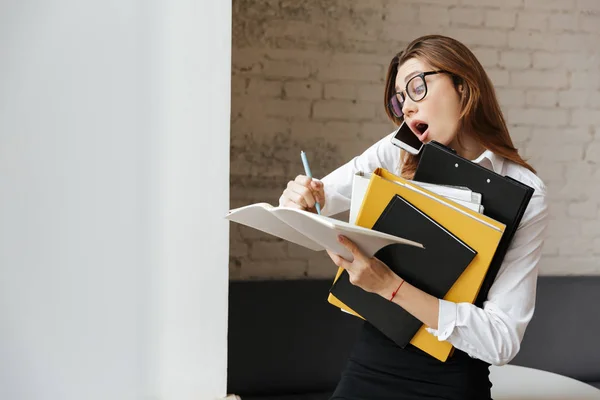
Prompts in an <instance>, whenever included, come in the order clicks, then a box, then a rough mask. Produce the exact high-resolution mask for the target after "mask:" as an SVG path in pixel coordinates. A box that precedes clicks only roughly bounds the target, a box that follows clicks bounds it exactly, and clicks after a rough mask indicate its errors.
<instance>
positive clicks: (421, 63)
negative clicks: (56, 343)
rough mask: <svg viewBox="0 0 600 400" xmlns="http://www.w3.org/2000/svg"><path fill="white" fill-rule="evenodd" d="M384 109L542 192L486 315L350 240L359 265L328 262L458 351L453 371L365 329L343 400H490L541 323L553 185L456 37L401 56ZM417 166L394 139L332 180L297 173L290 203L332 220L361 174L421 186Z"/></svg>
mask: <svg viewBox="0 0 600 400" xmlns="http://www.w3.org/2000/svg"><path fill="white" fill-rule="evenodd" d="M385 107H386V111H387V113H388V116H389V117H390V119H391V120H392V121H393V122H394V123H396V124H397V125H399V124H400V123H401V122H402V121H405V122H406V123H407V124H409V126H410V127H411V128H412V130H413V132H414V134H415V135H416V136H417V137H418V138H419V139H420V140H421V141H422V142H428V141H430V140H436V141H438V142H440V143H443V144H445V145H447V146H449V147H451V148H453V149H455V150H456V151H457V153H458V154H459V155H461V156H463V157H465V158H467V159H469V160H473V161H474V162H475V163H478V164H480V165H482V166H484V167H486V168H488V169H491V170H493V171H495V172H497V173H499V174H501V175H507V176H511V177H513V178H515V179H517V180H519V181H521V182H523V183H525V184H527V185H529V186H531V187H533V188H534V189H535V192H534V195H533V197H532V199H531V201H530V203H529V206H528V208H527V210H526V212H525V215H524V216H523V219H522V221H521V224H520V225H519V229H518V230H517V232H516V234H515V237H514V238H513V240H512V242H511V245H510V248H509V250H508V252H507V254H506V256H505V259H504V262H503V264H502V267H501V269H500V271H499V273H498V276H497V278H496V280H495V282H494V284H493V286H492V287H491V289H490V291H489V294H488V297H487V301H486V302H485V303H484V305H483V308H479V307H476V306H474V305H473V304H468V303H461V304H456V303H452V302H448V301H445V300H443V299H438V298H435V297H433V296H431V295H429V294H427V293H425V292H423V291H422V290H419V289H418V288H416V287H414V286H412V285H410V284H409V283H408V282H404V281H403V279H402V277H401V276H397V275H396V274H395V273H394V272H393V271H392V270H391V269H390V268H389V267H388V266H387V265H385V264H384V263H382V262H381V261H379V260H378V259H376V258H368V257H365V256H364V255H363V254H361V253H360V251H359V250H357V248H356V246H355V245H354V243H352V242H351V241H349V240H348V239H346V238H340V242H341V243H342V244H344V245H345V246H346V247H347V248H348V249H350V250H351V251H352V252H353V254H354V261H353V262H348V261H347V260H344V259H343V258H341V257H339V256H337V255H336V254H333V253H329V256H330V257H331V259H332V260H333V262H334V263H335V264H336V265H337V266H340V267H342V268H345V269H346V270H347V271H348V273H349V275H350V278H351V282H352V283H353V284H354V285H357V286H359V287H361V288H362V289H364V290H366V291H369V292H373V293H376V294H378V295H381V296H382V297H384V298H386V299H388V300H390V301H393V302H394V303H396V304H397V305H398V306H399V307H403V308H404V309H406V310H407V311H408V312H410V313H411V314H412V315H414V316H415V317H416V318H418V319H419V320H420V321H422V322H423V323H424V324H425V325H426V326H427V327H428V331H429V332H430V333H432V334H433V335H435V336H437V337H438V339H439V340H446V341H448V342H450V343H451V344H452V345H453V346H454V347H455V351H454V354H453V355H452V357H451V358H449V359H448V360H447V361H446V362H445V363H443V362H440V361H438V360H436V359H434V358H433V357H431V356H429V355H427V354H425V353H424V352H422V351H421V350H419V349H417V348H415V347H413V346H410V345H409V346H407V347H406V348H404V349H402V348H400V347H398V346H396V345H395V344H394V343H393V342H392V341H391V340H389V339H388V338H387V337H386V336H384V335H383V334H382V333H380V332H379V331H378V330H377V329H375V328H374V327H373V326H372V325H370V324H369V323H365V324H364V327H363V329H362V332H361V335H360V336H359V339H358V341H357V343H356V346H355V348H354V350H353V352H352V355H351V357H350V358H349V360H348V364H347V366H346V369H345V371H344V372H343V375H342V378H341V381H340V383H339V384H338V387H337V389H336V391H335V393H334V395H333V397H332V399H371V400H374V399H425V398H426V399H461V400H466V399H489V398H490V388H491V383H490V381H489V365H490V364H493V365H502V364H506V363H508V362H509V361H510V360H511V359H512V358H513V357H514V356H515V355H516V354H517V353H518V351H519V347H520V343H521V340H522V338H523V334H524V332H525V328H526V327H527V324H528V323H529V321H530V319H531V317H532V315H533V310H534V303H535V290H536V280H537V264H538V261H539V259H540V257H541V249H542V243H543V238H544V232H545V228H546V226H547V220H548V218H547V216H548V212H547V199H546V189H545V186H544V184H543V182H542V181H541V180H540V179H539V178H538V177H537V176H536V175H535V171H534V169H533V168H532V167H531V166H530V165H529V164H527V163H526V162H525V161H524V160H523V159H522V158H521V157H520V156H519V154H518V152H517V150H516V149H515V148H514V146H513V143H512V140H511V138H510V136H509V133H508V130H507V127H506V123H505V121H504V118H503V116H502V112H501V110H500V107H499V105H498V101H497V99H496V96H495V92H494V89H493V86H492V83H491V81H490V80H489V78H488V77H487V75H486V73H485V71H484V70H483V68H482V66H481V64H480V63H479V62H478V60H477V59H476V58H475V56H474V55H473V54H472V53H471V51H469V50H468V49H467V48H466V47H465V46H464V45H463V44H461V43H459V42H457V41H456V40H453V39H451V38H448V37H444V36H437V35H433V36H424V37H421V38H419V39H416V40H414V41H413V42H412V43H410V44H409V45H408V46H407V48H406V49H405V50H404V51H402V52H400V53H399V54H398V55H396V56H395V57H394V58H393V59H392V62H391V64H390V66H389V69H388V73H387V80H386V85H385ZM418 160H419V159H418V156H414V155H411V154H409V153H406V152H401V151H400V150H399V149H398V148H397V147H395V146H394V145H392V144H391V143H390V136H388V137H385V138H383V139H382V140H380V141H379V142H377V143H375V144H374V145H373V146H371V147H370V148H369V149H367V150H366V151H365V152H364V153H363V154H361V155H359V156H357V157H355V158H354V159H352V160H351V161H350V162H348V163H347V164H345V165H343V166H341V167H340V168H338V169H337V170H335V171H333V172H332V173H331V174H329V175H328V176H326V177H325V178H323V179H322V181H317V180H311V179H309V178H307V177H305V176H298V177H297V178H296V179H295V180H294V181H291V182H289V183H288V185H287V188H286V189H285V190H284V192H283V194H282V196H281V198H280V200H279V201H280V205H283V206H289V207H298V208H303V209H309V210H313V211H314V205H315V202H316V201H319V202H320V205H321V206H322V207H323V210H322V212H323V214H326V215H333V214H337V213H338V212H341V211H344V210H347V209H348V208H349V204H350V199H349V197H350V194H351V187H352V177H353V175H354V173H355V172H357V171H359V170H361V171H369V172H371V171H373V170H375V168H377V167H383V168H385V169H388V170H390V171H392V172H396V173H397V174H400V175H402V176H403V177H405V178H407V179H411V178H412V177H413V175H414V172H415V170H416V166H417V164H418Z"/></svg>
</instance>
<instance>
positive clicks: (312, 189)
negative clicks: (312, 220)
mask: <svg viewBox="0 0 600 400" xmlns="http://www.w3.org/2000/svg"><path fill="white" fill-rule="evenodd" d="M315 202H319V205H320V206H321V209H323V207H325V191H324V189H323V182H321V181H319V180H316V179H311V178H309V177H308V176H305V175H298V176H297V177H296V179H294V180H293V181H289V182H288V184H287V188H285V190H284V191H283V194H282V195H281V197H280V198H279V205H280V206H283V207H292V208H299V209H301V210H308V211H311V212H316V208H315Z"/></svg>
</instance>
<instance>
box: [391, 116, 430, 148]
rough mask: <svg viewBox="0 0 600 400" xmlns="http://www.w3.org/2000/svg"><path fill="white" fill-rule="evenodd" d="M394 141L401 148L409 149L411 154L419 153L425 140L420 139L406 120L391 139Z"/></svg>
mask: <svg viewBox="0 0 600 400" xmlns="http://www.w3.org/2000/svg"><path fill="white" fill-rule="evenodd" d="M391 141H392V143H393V144H394V145H396V146H398V147H400V148H401V149H404V150H406V151H408V152H409V153H410V154H414V155H417V154H419V152H420V151H421V149H422V148H423V142H421V141H420V140H419V138H418V137H417V135H415V134H414V133H413V131H412V129H410V126H408V125H407V124H406V123H405V122H404V121H402V125H400V127H399V128H398V130H396V132H395V133H394V136H392V139H391Z"/></svg>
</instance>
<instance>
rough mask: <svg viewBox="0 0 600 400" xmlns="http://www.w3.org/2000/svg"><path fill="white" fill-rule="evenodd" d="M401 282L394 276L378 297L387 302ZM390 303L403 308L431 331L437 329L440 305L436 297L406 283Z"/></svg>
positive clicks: (400, 279)
mask: <svg viewBox="0 0 600 400" xmlns="http://www.w3.org/2000/svg"><path fill="white" fill-rule="evenodd" d="M401 282H402V278H399V277H397V276H396V277H395V278H394V279H392V280H391V282H390V285H388V286H387V288H386V290H384V291H382V292H381V293H380V295H381V296H382V297H384V298H386V299H388V300H389V299H390V297H391V296H392V293H393V292H394V290H396V288H397V287H398V286H399V285H400V283H401ZM392 302H394V303H395V304H397V305H399V306H400V307H402V308H404V309H405V310H406V311H408V312H409V313H410V314H412V315H413V316H414V317H415V318H417V319H418V320H420V321H421V322H423V323H424V324H425V325H426V326H428V327H430V328H433V329H437V328H438V318H439V308H440V307H439V304H440V303H439V300H438V299H437V298H436V297H434V296H432V295H430V294H428V293H425V292H424V291H422V290H421V289H418V288H416V287H414V286H413V285H411V284H410V283H408V282H404V283H403V284H402V286H400V289H399V290H398V293H396V295H395V296H394V298H393V299H392Z"/></svg>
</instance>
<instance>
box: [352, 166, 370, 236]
mask: <svg viewBox="0 0 600 400" xmlns="http://www.w3.org/2000/svg"><path fill="white" fill-rule="evenodd" d="M369 175H370V174H369ZM369 175H360V174H358V173H357V174H356V175H354V178H353V181H352V198H351V202H350V216H349V218H348V222H349V223H350V224H353V225H356V217H358V212H359V211H360V206H361V205H362V201H363V199H364V197H365V194H366V193H367V187H368V186H369V180H370V177H369Z"/></svg>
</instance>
